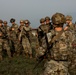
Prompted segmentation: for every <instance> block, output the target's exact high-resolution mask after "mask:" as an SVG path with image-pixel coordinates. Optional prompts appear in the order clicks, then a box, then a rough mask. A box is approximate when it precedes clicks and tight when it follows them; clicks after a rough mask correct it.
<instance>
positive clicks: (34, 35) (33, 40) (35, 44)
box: [29, 29, 39, 57]
mask: <svg viewBox="0 0 76 75" xmlns="http://www.w3.org/2000/svg"><path fill="white" fill-rule="evenodd" d="M29 39H30V44H31V48H32V52H33V57H36V53H37V51H38V48H39V41H38V30H37V29H32V30H31V31H30V32H29Z"/></svg>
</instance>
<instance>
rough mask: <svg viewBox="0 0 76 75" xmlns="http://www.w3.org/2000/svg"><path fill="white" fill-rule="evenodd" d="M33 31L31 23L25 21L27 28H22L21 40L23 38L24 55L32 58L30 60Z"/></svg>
mask: <svg viewBox="0 0 76 75" xmlns="http://www.w3.org/2000/svg"><path fill="white" fill-rule="evenodd" d="M26 23H27V24H28V26H26ZM30 30H31V27H30V26H29V21H28V20H25V26H23V27H22V29H21V33H20V35H21V38H22V46H23V49H24V51H23V53H24V55H26V57H28V55H29V56H30V58H32V49H31V45H30V40H29V31H30Z"/></svg>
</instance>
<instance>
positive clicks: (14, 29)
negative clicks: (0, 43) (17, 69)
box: [9, 18, 18, 56]
mask: <svg viewBox="0 0 76 75" xmlns="http://www.w3.org/2000/svg"><path fill="white" fill-rule="evenodd" d="M10 23H12V26H11V27H10V34H9V38H10V40H11V42H12V46H14V47H13V50H12V52H13V54H12V55H13V56H14V55H16V54H17V51H18V25H17V24H16V23H15V19H14V18H11V19H10Z"/></svg>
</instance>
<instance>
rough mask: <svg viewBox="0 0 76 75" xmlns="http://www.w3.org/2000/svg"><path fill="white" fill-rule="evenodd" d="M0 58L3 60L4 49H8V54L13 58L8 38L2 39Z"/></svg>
mask: <svg viewBox="0 0 76 75" xmlns="http://www.w3.org/2000/svg"><path fill="white" fill-rule="evenodd" d="M0 41H2V42H0V59H1V60H2V50H6V51H7V55H8V57H9V58H11V51H10V47H9V44H8V41H7V40H3V39H0Z"/></svg>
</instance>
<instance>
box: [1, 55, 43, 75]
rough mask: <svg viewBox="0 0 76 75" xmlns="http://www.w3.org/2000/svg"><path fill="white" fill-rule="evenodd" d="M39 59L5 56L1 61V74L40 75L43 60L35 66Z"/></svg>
mask: <svg viewBox="0 0 76 75" xmlns="http://www.w3.org/2000/svg"><path fill="white" fill-rule="evenodd" d="M36 63H37V61H36V60H35V59H30V58H27V59H26V58H25V57H23V56H19V57H13V58H12V59H8V58H5V59H4V60H2V61H1V62H0V75H39V74H40V73H41V72H42V67H43V62H42V63H41V64H39V66H38V67H37V68H35V69H34V70H33V68H34V66H35V65H36Z"/></svg>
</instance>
